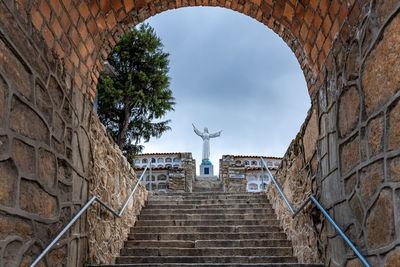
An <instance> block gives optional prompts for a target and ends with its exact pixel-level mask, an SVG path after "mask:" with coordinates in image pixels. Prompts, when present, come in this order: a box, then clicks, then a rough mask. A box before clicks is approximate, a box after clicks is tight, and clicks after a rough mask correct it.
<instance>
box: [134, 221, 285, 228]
mask: <svg viewBox="0 0 400 267" xmlns="http://www.w3.org/2000/svg"><path fill="white" fill-rule="evenodd" d="M207 225H214V226H216V225H274V226H279V220H139V221H137V222H136V224H135V227H136V226H207Z"/></svg>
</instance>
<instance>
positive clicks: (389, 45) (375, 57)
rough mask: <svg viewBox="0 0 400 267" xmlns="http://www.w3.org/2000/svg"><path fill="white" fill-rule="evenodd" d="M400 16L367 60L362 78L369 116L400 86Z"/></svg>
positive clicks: (399, 15) (392, 22)
mask: <svg viewBox="0 0 400 267" xmlns="http://www.w3.org/2000/svg"><path fill="white" fill-rule="evenodd" d="M399 31H400V14H398V15H397V16H396V17H395V18H394V19H393V20H392V21H391V23H390V24H389V25H388V26H387V27H386V29H385V31H384V33H383V37H382V39H381V40H380V42H379V43H378V45H377V46H376V48H375V49H373V50H372V51H371V53H370V54H369V55H368V57H367V59H366V60H365V63H364V66H363V72H362V77H361V79H362V80H361V82H362V86H363V89H364V94H365V109H366V112H367V115H370V114H371V113H372V112H374V111H375V110H377V109H379V108H380V107H382V105H384V104H385V103H386V102H387V101H388V99H389V98H390V97H391V96H392V95H393V94H394V92H395V91H396V90H397V89H398V88H399V85H400V75H399V73H400V54H399V53H398V51H400V35H399V34H398V33H399Z"/></svg>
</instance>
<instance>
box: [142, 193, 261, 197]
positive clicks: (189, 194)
mask: <svg viewBox="0 0 400 267" xmlns="http://www.w3.org/2000/svg"><path fill="white" fill-rule="evenodd" d="M199 195H218V196H232V195H246V196H265V193H264V192H246V193H235V192H222V193H221V192H193V193H190V192H169V193H163V192H158V193H155V192H153V193H151V192H150V193H149V197H156V196H167V197H173V196H189V197H193V196H199Z"/></svg>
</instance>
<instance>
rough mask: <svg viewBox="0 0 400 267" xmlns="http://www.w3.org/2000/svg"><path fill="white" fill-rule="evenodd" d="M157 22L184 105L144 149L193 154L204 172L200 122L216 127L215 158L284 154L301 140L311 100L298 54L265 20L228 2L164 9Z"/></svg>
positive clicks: (173, 83) (176, 92) (154, 22)
mask: <svg viewBox="0 0 400 267" xmlns="http://www.w3.org/2000/svg"><path fill="white" fill-rule="evenodd" d="M145 22H148V23H150V25H151V26H152V27H153V28H155V31H156V33H157V35H158V36H159V37H160V38H161V40H162V42H163V44H164V48H165V51H167V52H169V53H170V57H169V59H170V72H169V76H170V77H171V86H170V88H171V90H172V91H173V94H174V97H175V100H176V106H175V111H173V112H170V113H168V114H167V116H166V119H171V120H172V123H171V127H172V130H171V131H168V132H166V133H164V134H163V136H162V137H161V138H160V139H152V140H150V142H149V143H145V144H144V145H145V149H144V151H143V152H144V153H153V152H159V153H162V152H192V153H193V157H194V158H195V159H196V165H197V172H199V169H198V165H199V164H200V162H201V149H202V139H201V138H200V137H198V136H197V135H195V133H194V132H193V129H192V125H191V124H192V123H194V124H195V125H196V127H197V128H198V129H200V130H202V131H203V129H204V127H208V129H209V131H210V132H211V133H213V132H216V131H219V130H223V132H222V135H221V137H219V138H215V139H211V141H210V143H211V162H212V163H213V164H214V166H215V167H214V168H215V170H214V173H215V174H216V175H218V167H219V159H220V158H221V156H222V155H226V154H233V155H265V156H275V157H281V156H283V155H284V153H285V152H286V149H287V148H288V146H289V144H290V142H291V140H292V139H294V138H295V136H296V134H297V133H298V131H299V129H300V126H301V124H302V123H303V121H304V119H305V117H306V113H307V111H308V109H309V108H310V98H309V96H308V93H307V87H306V82H305V79H304V76H303V74H302V71H301V69H300V66H299V64H298V62H297V59H296V57H295V56H294V54H293V52H292V51H291V50H290V49H289V47H288V46H287V45H286V44H285V43H284V42H283V40H282V39H281V38H280V37H279V36H278V35H276V34H275V33H274V32H273V31H272V30H270V29H269V28H268V27H266V26H265V25H263V24H261V23H259V22H258V21H256V20H254V19H252V18H250V17H247V16H245V15H242V14H240V13H238V12H234V11H231V10H228V9H223V8H217V7H214V8H210V7H190V8H181V9H177V10H170V11H166V12H163V13H161V14H158V15H156V16H154V17H152V18H150V19H148V20H146V21H145Z"/></svg>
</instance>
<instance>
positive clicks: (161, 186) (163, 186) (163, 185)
mask: <svg viewBox="0 0 400 267" xmlns="http://www.w3.org/2000/svg"><path fill="white" fill-rule="evenodd" d="M157 187H158V189H167V185H166V184H164V183H159V184H158V186H157Z"/></svg>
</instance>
